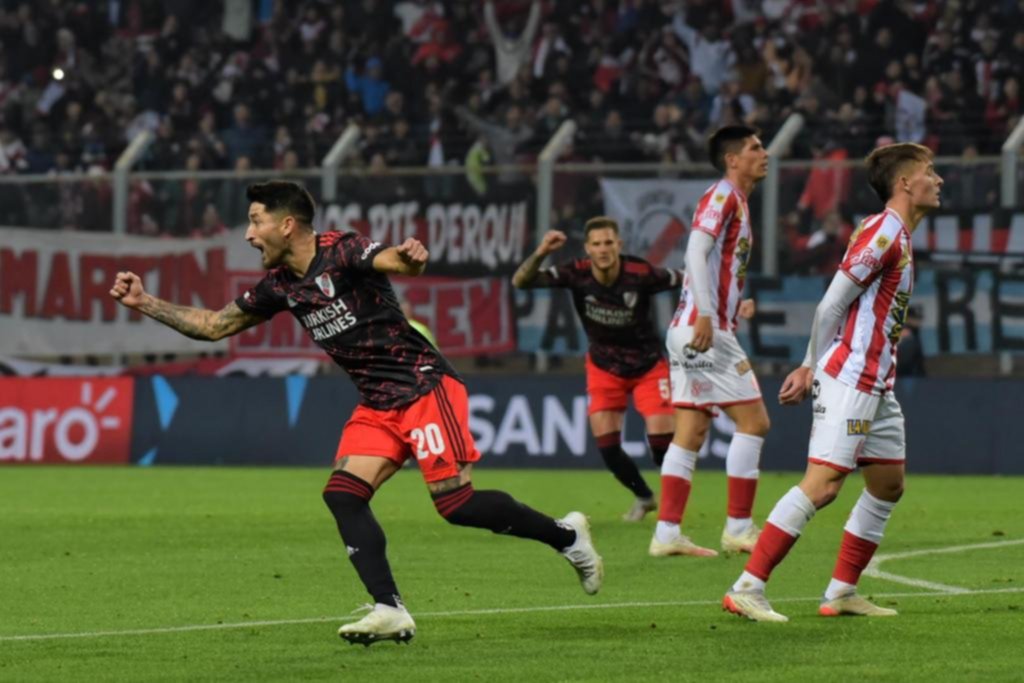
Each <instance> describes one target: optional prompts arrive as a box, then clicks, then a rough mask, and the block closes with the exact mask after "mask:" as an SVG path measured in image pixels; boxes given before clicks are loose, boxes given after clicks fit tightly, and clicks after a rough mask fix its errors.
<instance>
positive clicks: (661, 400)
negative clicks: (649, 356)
mask: <svg viewBox="0 0 1024 683" xmlns="http://www.w3.org/2000/svg"><path fill="white" fill-rule="evenodd" d="M630 394H632V395H633V406H634V407H635V408H636V412H638V413H640V414H641V415H643V416H644V417H650V416H651V415H671V414H672V401H671V398H672V392H671V389H670V387H669V383H668V363H666V362H665V359H664V358H662V359H661V360H659V361H658V362H657V363H656V364H655V366H654V367H653V368H651V369H650V370H648V371H647V372H645V373H644V374H642V375H640V376H639V377H629V378H626V377H619V376H617V375H613V374H612V373H610V372H607V371H605V370H602V369H601V368H599V367H597V366H596V365H594V364H593V363H592V362H591V361H590V356H589V355H588V356H587V395H588V396H590V407H589V408H588V409H587V414H588V415H593V414H594V413H597V412H600V411H602V410H615V411H623V410H625V409H626V398H627V397H628V396H629V395H630Z"/></svg>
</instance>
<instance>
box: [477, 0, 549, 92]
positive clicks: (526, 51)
mask: <svg viewBox="0 0 1024 683" xmlns="http://www.w3.org/2000/svg"><path fill="white" fill-rule="evenodd" d="M540 16H541V3H540V0H533V2H531V3H530V15H529V17H528V18H527V19H526V25H525V26H523V25H522V23H521V20H520V18H519V17H518V16H517V17H516V20H515V21H514V22H506V23H507V25H508V32H506V30H505V29H503V27H502V26H501V24H499V23H498V15H497V12H496V11H495V9H494V2H493V1H492V0H486V2H485V3H484V19H485V20H486V22H487V31H488V33H489V34H490V36H491V42H492V43H493V44H494V61H495V63H496V65H497V69H496V72H497V76H498V83H500V84H501V85H507V84H508V83H510V82H512V80H513V79H514V78H515V77H516V75H518V73H519V70H520V69H521V68H522V67H523V66H524V65H527V64H529V63H530V57H531V48H532V46H533V39H534V37H535V36H536V35H537V28H538V26H540Z"/></svg>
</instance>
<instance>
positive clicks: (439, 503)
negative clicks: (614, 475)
mask: <svg viewBox="0 0 1024 683" xmlns="http://www.w3.org/2000/svg"><path fill="white" fill-rule="evenodd" d="M430 497H431V498H433V499H434V507H436V508H437V511H438V512H439V513H441V516H442V517H444V518H445V519H446V520H448V521H449V522H451V523H452V524H458V525H459V526H469V527H475V528H477V529H489V530H490V531H493V532H494V533H496V534H508V535H509V536H518V537H520V538H532V539H533V540H535V541H540V542H541V543H546V544H548V545H549V546H551V547H552V548H554V549H555V550H557V551H559V552H561V551H562V550H565V549H566V548H568V547H569V546H571V545H572V544H573V543H575V542H576V532H575V531H574V530H573V529H571V528H569V527H567V526H564V525H562V524H561V523H559V522H557V521H556V520H554V519H552V518H551V517H548V516H547V515H545V514H542V513H540V512H537V511H536V510H534V509H533V508H531V507H528V506H526V505H523V504H522V503H520V502H519V501H518V500H516V499H515V498H513V497H512V496H510V495H508V494H507V493H505V492H504V491H477V490H475V489H474V488H473V484H463V485H462V486H460V487H459V488H457V489H454V490H452V491H445V492H444V493H433V494H431V496H430Z"/></svg>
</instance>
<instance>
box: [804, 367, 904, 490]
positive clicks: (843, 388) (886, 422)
mask: <svg viewBox="0 0 1024 683" xmlns="http://www.w3.org/2000/svg"><path fill="white" fill-rule="evenodd" d="M811 396H812V398H813V407H812V410H813V411H814V419H813V420H812V422H811V439H810V445H809V446H808V453H807V458H808V460H810V461H811V462H813V463H816V464H819V465H826V466H828V467H831V468H832V469H835V470H839V471H840V472H852V471H853V470H854V468H855V467H857V466H858V465H867V464H870V463H885V464H897V463H902V462H903V461H904V460H905V459H906V451H907V442H906V436H905V433H904V427H903V411H902V410H900V404H899V402H898V401H897V400H896V397H895V396H893V393H892V392H891V391H887V392H885V393H884V394H883V395H881V396H874V395H872V394H868V393H865V392H863V391H860V390H858V389H854V388H853V387H850V386H847V385H845V384H843V383H842V382H840V381H839V380H837V379H835V378H833V377H831V376H830V375H828V374H826V373H824V372H822V371H821V370H819V371H817V372H815V373H814V384H813V386H812V388H811Z"/></svg>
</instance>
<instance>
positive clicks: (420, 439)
mask: <svg viewBox="0 0 1024 683" xmlns="http://www.w3.org/2000/svg"><path fill="white" fill-rule="evenodd" d="M409 436H411V437H412V438H413V439H415V440H416V458H417V459H419V460H423V459H425V458H428V457H430V456H431V455H441V454H442V453H444V439H443V438H441V428H440V427H438V426H437V424H436V423H434V422H431V423H429V424H427V425H425V426H424V427H423V429H420V428H419V427H417V428H416V429H414V430H412V432H410V433H409ZM424 446H426V448H424ZM428 450H429V452H428Z"/></svg>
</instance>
